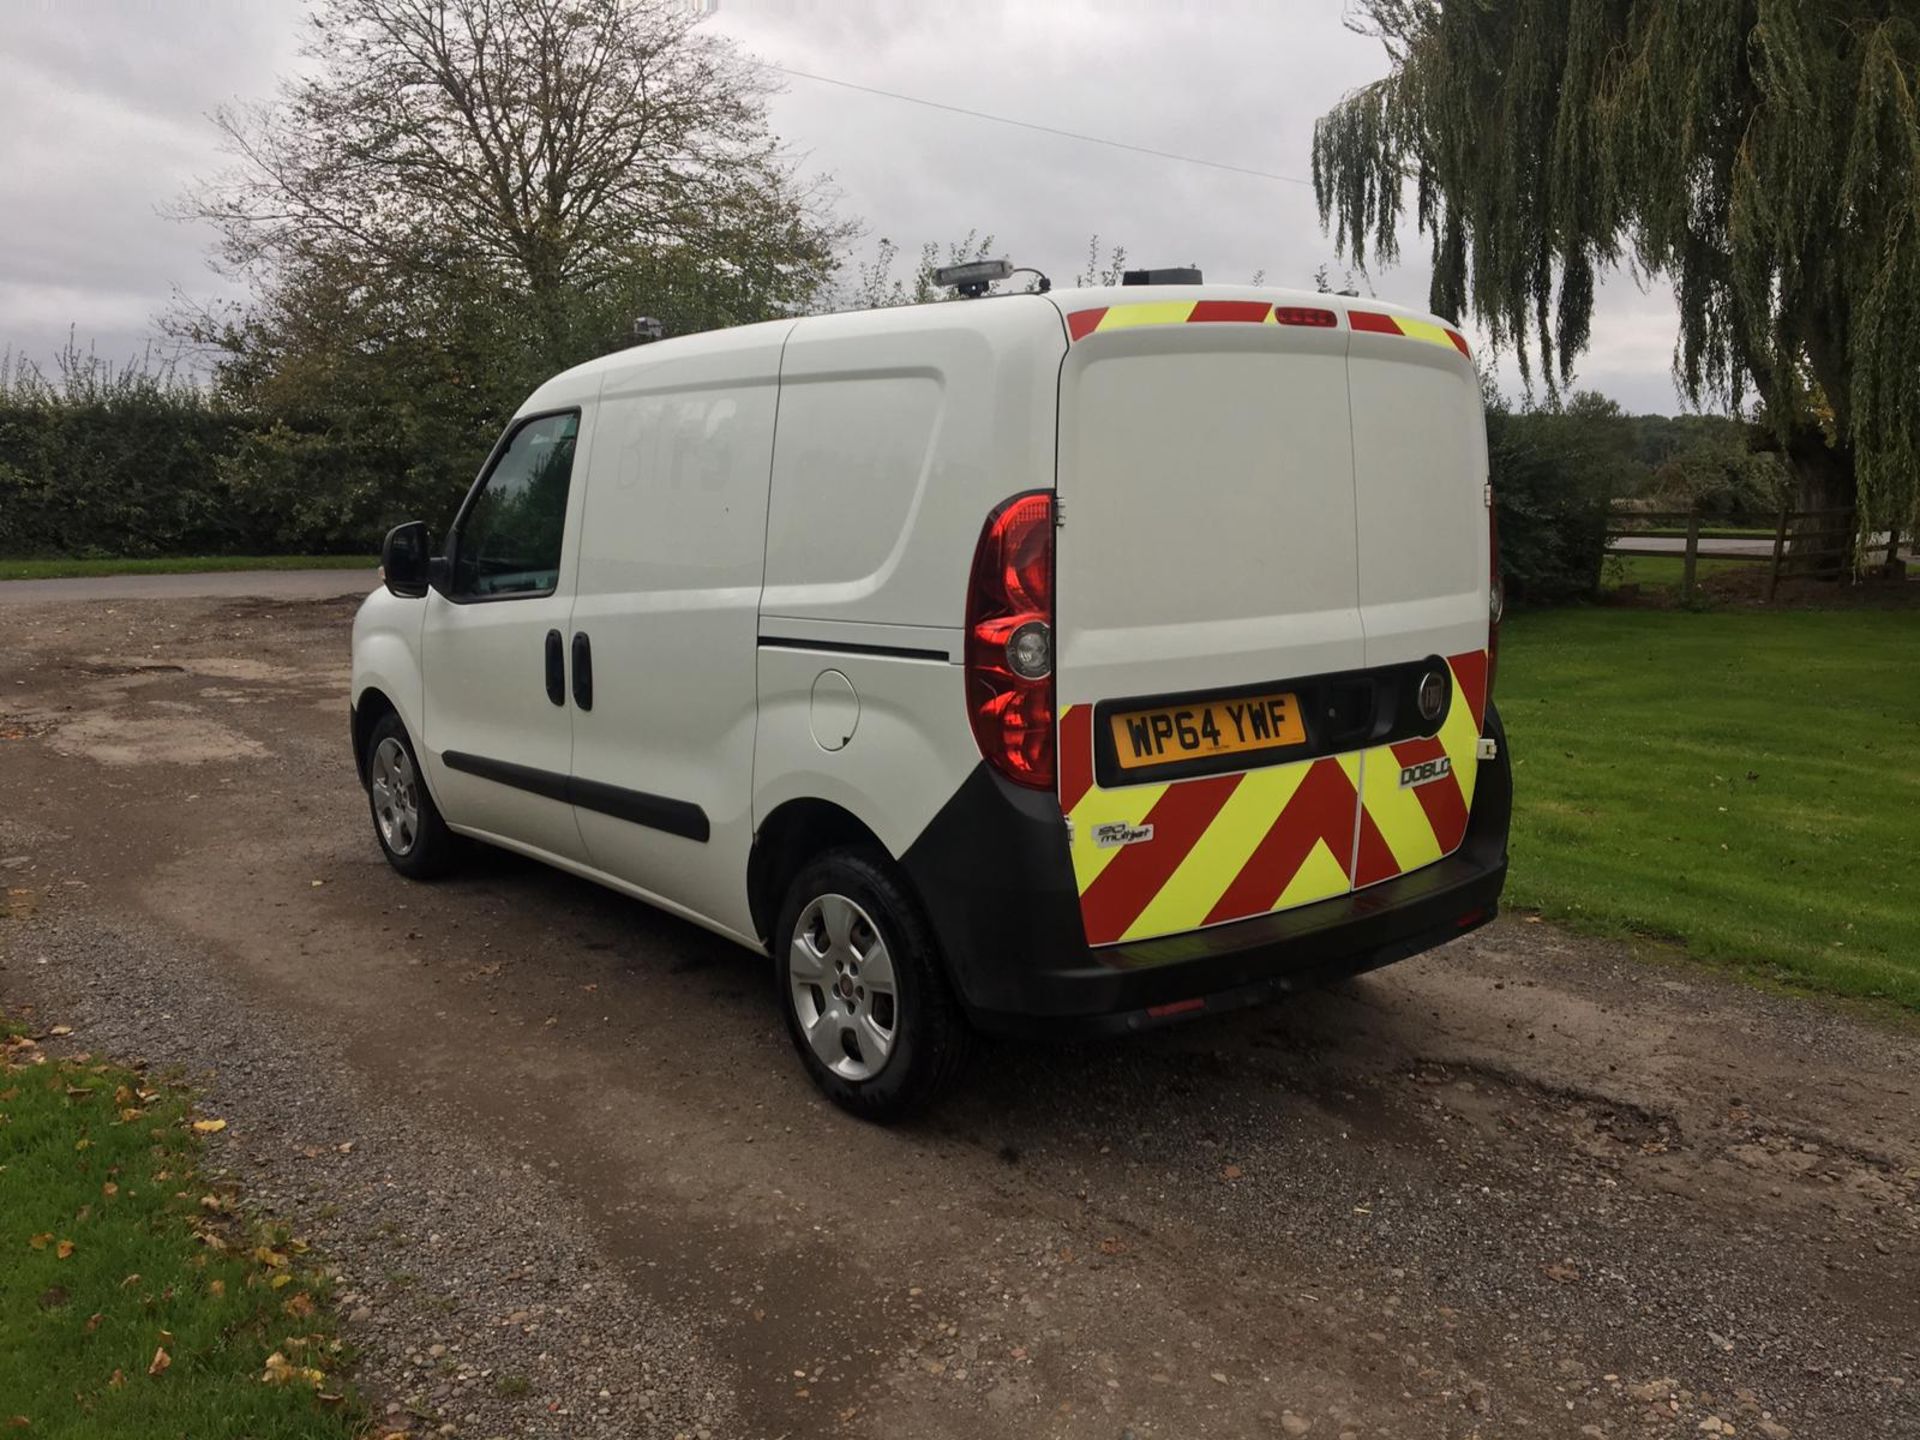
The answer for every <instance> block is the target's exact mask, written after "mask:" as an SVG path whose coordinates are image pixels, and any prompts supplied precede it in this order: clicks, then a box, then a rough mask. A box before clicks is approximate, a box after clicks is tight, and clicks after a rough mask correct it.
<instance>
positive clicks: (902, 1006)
mask: <svg viewBox="0 0 1920 1440" xmlns="http://www.w3.org/2000/svg"><path fill="white" fill-rule="evenodd" d="M773 951H774V974H775V976H776V977H777V979H778V981H779V986H780V1000H781V1004H782V1006H783V1007H784V1009H785V1011H786V1016H787V1030H788V1033H789V1034H791V1035H792V1037H793V1044H794V1048H795V1049H796V1050H798V1051H799V1052H800V1059H801V1061H802V1063H804V1064H805V1065H806V1067H807V1073H808V1074H809V1075H811V1076H812V1077H813V1083H814V1084H816V1085H818V1086H819V1087H820V1089H821V1090H822V1091H824V1092H825V1094H826V1095H827V1097H828V1098H829V1099H831V1100H832V1101H833V1103H834V1104H836V1105H838V1106H840V1107H841V1108H842V1109H843V1110H847V1111H849V1112H851V1113H852V1114H855V1115H858V1116H860V1117H861V1118H862V1119H865V1120H875V1121H881V1122H886V1121H891V1120H899V1119H902V1118H904V1117H906V1116H908V1115H911V1114H913V1113H914V1112H915V1111H918V1110H920V1109H922V1108H924V1107H925V1106H926V1105H928V1104H929V1103H930V1102H932V1101H933V1100H935V1099H936V1098H938V1097H939V1096H940V1095H941V1094H942V1093H943V1092H944V1091H946V1090H947V1089H949V1088H950V1087H951V1086H952V1085H953V1083H954V1080H955V1079H956V1077H957V1076H958V1074H959V1071H960V1068H961V1065H962V1063H963V1062H964V1061H965V1058H966V1052H967V1048H968V1042H969V1040H970V1038H971V1036H970V1032H969V1030H968V1028H967V1021H966V1016H965V1015H964V1014H963V1013H962V1012H961V1010H960V1006H959V1004H958V1002H957V1001H956V1000H955V999H954V996H953V991H952V988H951V987H950V986H949V985H948V983H947V975H946V970H945V968H944V966H943V965H942V964H941V960H940V951H939V947H938V946H937V945H936V944H935V943H934V938H933V932H932V930H931V928H930V927H929V926H928V924H927V921H926V917H925V916H924V915H922V914H921V912H920V906H919V905H918V903H916V901H915V900H914V898H913V896H912V895H911V894H910V893H909V892H908V891H907V889H906V887H905V886H904V885H903V884H902V883H901V881H900V879H899V877H898V875H897V873H896V872H895V870H894V868H893V865H892V862H891V861H889V860H888V859H887V858H886V857H885V856H884V855H882V854H880V853H879V852H878V851H875V850H871V849H847V850H833V851H829V852H828V853H827V854H825V855H822V856H821V857H820V858H818V859H817V860H814V861H813V862H812V863H810V864H809V865H807V867H806V868H805V869H803V870H802V871H801V872H800V874H799V875H798V876H796V877H795V878H794V881H793V884H792V885H791V886H789V887H788V890H787V898H786V903H785V904H783V905H782V906H781V907H780V921H779V924H778V925H777V926H776V927H775V929H774V941H773Z"/></svg>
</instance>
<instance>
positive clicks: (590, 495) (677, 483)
mask: <svg viewBox="0 0 1920 1440" xmlns="http://www.w3.org/2000/svg"><path fill="white" fill-rule="evenodd" d="M791 328H792V327H791V326H790V325H789V326H784V327H783V326H755V327H753V328H751V329H747V330H737V331H718V332H716V333H714V334H711V335H702V336H697V337H691V338H689V339H688V340H687V341H686V342H684V343H682V344H677V345H674V346H672V347H660V348H656V347H652V346H647V347H642V348H640V349H637V350H633V351H629V352H626V353H625V354H623V355H622V356H620V357H617V359H618V362H622V363H615V364H612V365H608V366H606V367H604V368H603V371H602V383H601V391H600V399H599V406H598V414H597V420H596V432H597V435H596V440H595V443H594V448H593V456H592V461H591V464H590V465H589V466H588V467H587V469H586V473H585V475H584V476H583V479H584V481H585V486H584V488H585V491H586V502H585V503H586V510H585V516H584V521H583V524H582V528H581V534H580V542H579V547H578V556H579V558H578V565H577V577H576V585H575V599H574V605H573V612H572V628H571V632H570V633H571V634H583V635H586V636H587V637H589V639H590V640H591V643H592V647H593V648H592V655H593V690H594V694H593V707H592V709H590V710H582V709H579V708H578V707H577V706H576V707H573V709H574V717H573V761H572V763H573V770H572V773H573V776H574V778H575V779H576V781H588V782H593V783H598V784H605V785H613V786H618V787H620V788H621V789H622V790H627V791H636V792H640V793H642V794H645V795H652V796H658V797H663V798H665V799H669V800H671V801H674V802H678V803H680V804H691V805H694V806H697V807H699V810H700V811H701V813H702V814H703V815H704V816H705V818H706V821H707V824H708V825H709V827H710V830H709V833H708V836H707V838H706V839H705V840H700V839H697V838H690V837H689V836H687V835H684V834H676V833H672V832H671V831H669V830H665V829H660V828H656V827H654V826H650V825H646V824H638V823H635V822H634V821H632V820H629V819H624V818H621V817H619V816H616V815H610V814H604V813H600V812H598V811H595V810H593V809H590V808H587V807H586V806H585V805H582V806H580V807H579V809H578V821H579V826H580V831H581V834H582V836H583V837H584V840H585V844H586V855H587V859H588V861H589V862H590V863H591V864H592V865H593V866H594V867H595V868H597V869H599V870H602V871H605V872H607V873H609V874H611V875H614V876H617V877H618V878H620V879H621V880H623V881H625V882H627V883H628V884H630V885H634V886H638V887H640V888H641V889H643V890H645V891H646V892H648V893H650V894H654V895H660V896H666V897H671V898H672V899H674V900H675V901H676V902H677V903H678V904H680V905H682V906H684V907H686V908H687V909H688V910H690V911H691V912H693V913H695V914H698V915H701V916H704V917H706V918H707V919H709V920H710V921H712V922H714V923H715V924H717V925H719V926H722V927H724V928H725V929H727V930H728V931H730V932H732V933H734V934H736V935H739V936H741V937H743V938H744V937H750V936H751V933H752V928H753V925H752V919H751V916H750V915H749V914H748V911H747V903H746V901H747V895H746V887H745V883H744V878H743V877H744V876H745V874H746V866H747V855H748V852H749V851H750V850H751V848H752V843H753V828H754V827H753V814H752V776H753V752H754V726H755V707H756V678H755V649H756V642H757V638H758V625H759V609H760V584H761V574H762V570H763V566H764V557H765V549H766V527H767V475H768V470H769V467H770V465H771V463H772V459H773V434H774V411H775V407H776V404H777V401H778V398H779V379H780V351H781V346H782V345H783V343H784V342H785V340H786V338H787V333H788V332H789V331H790V329H791Z"/></svg>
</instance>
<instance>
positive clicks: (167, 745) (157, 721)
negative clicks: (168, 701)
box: [48, 706, 267, 766]
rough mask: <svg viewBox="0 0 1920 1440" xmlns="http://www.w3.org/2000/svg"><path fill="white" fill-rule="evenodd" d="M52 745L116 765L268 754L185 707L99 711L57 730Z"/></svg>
mask: <svg viewBox="0 0 1920 1440" xmlns="http://www.w3.org/2000/svg"><path fill="white" fill-rule="evenodd" d="M48 743H49V744H50V745H51V746H52V747H53V748H54V749H55V750H57V751H59V752H60V753H61V754H62V755H74V756H79V757H81V758H83V759H87V760H92V761H94V762H95V763H97V764H101V765H112V766H128V765H155V764H159V765H207V764H212V763H215V762H217V761H222V760H259V759H264V758H265V757H266V755H267V748H266V746H264V745H262V744H261V743H260V742H259V741H257V740H254V739H252V738H251V737H249V736H246V735H242V734H241V733H240V732H239V731H237V730H231V729H229V728H227V727H226V726H225V725H222V724H220V723H219V722H217V721H215V720H211V719H209V718H207V717H206V716H205V715H202V714H200V713H199V712H198V711H196V710H193V709H191V707H187V706H181V707H178V708H174V707H168V709H166V710H165V711H162V712H161V713H159V714H156V715H137V716H136V715H125V714H110V713H105V712H100V711H95V712H94V713H92V714H87V715H81V716H79V717H77V718H75V719H73V720H70V721H68V722H66V723H65V724H63V725H61V726H59V727H58V728H57V729H54V730H53V731H52V735H51V738H50V739H49V741H48Z"/></svg>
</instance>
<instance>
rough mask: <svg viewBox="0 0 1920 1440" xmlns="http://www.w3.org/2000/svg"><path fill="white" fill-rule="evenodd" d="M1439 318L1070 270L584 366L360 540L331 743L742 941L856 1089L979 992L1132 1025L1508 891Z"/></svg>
mask: <svg viewBox="0 0 1920 1440" xmlns="http://www.w3.org/2000/svg"><path fill="white" fill-rule="evenodd" d="M1493 531H1494V526H1493V509H1492V495H1491V491H1490V489H1489V486H1488V478H1487V449H1486V432H1485V426H1484V421H1483V416H1482V412H1481V402H1480V387H1479V383H1478V380H1477V377H1476V375H1475V370H1474V366H1473V362H1472V360H1471V359H1470V357H1469V355H1468V353H1467V343H1466V341H1465V340H1464V339H1462V337H1461V336H1460V334H1459V333H1458V332H1457V331H1456V330H1453V329H1451V328H1449V327H1448V326H1447V325H1446V324H1444V323H1443V322H1441V321H1439V320H1435V319H1433V318H1431V317H1427V316H1422V315H1416V314H1412V313H1409V312H1406V311H1403V310H1399V309H1395V308H1393V307H1391V306H1387V305H1383V304H1380V303H1378V302H1375V301H1371V300H1367V301H1361V300H1355V299H1348V298H1343V297H1336V296H1327V295H1315V294H1305V293H1290V292H1284V291H1277V290H1269V289H1252V288H1235V287H1220V286H1146V287H1139V286H1133V287H1113V288H1105V289H1081V290H1055V291H1052V292H1051V293H1046V294H1021V295H1007V296H996V297H991V298H986V299H976V300H966V301H951V302H945V303H939V304H932V305H921V306H913V307H906V308H898V309H887V310H878V311H869V312H862V313H854V314H839V315H821V316H814V317H808V318H804V319H797V320H781V321H775V322H771V323H768V324H761V325H751V326H746V327H743V328H740V329H734V330H724V331H716V332H713V333H709V334H701V335H690V336H687V337H685V338H679V339H671V340H666V341H662V342H659V343H655V344H651V345H646V346H643V347H639V348H636V349H633V350H629V351H625V352H623V353H619V354H615V355H609V356H606V357H604V358H602V359H598V360H595V361H592V362H590V363H588V364H585V365H582V366H579V367H577V368H576V369H573V370H569V371H567V372H566V373H565V374H562V375H559V376H556V377H555V378H554V379H552V380H550V381H548V382H547V383H546V384H545V385H543V386H541V387H540V389H539V390H537V391H536V392H535V393H534V394H533V395H532V397H531V398H529V399H528V400H527V402H526V404H525V405H524V406H523V407H522V409H521V411H520V413H519V414H518V415H517V416H516V417H515V419H514V421H513V423H512V424H511V425H510V426H509V427H508V428H507V431H506V433H505V434H504V435H503V436H502V437H501V439H500V441H499V444H498V445H497V446H496V447H495V449H494V452H493V454H492V456H491V457H490V458H489V459H488V461H487V463H486V466H485V468H484V469H483V470H482V471H481V473H480V476H479V479H478V480H477V481H476V482H475V484H474V486H473V489H472V492H471V493H470V494H469V495H468V496H467V498H466V501H465V503H464V504H463V505H462V507H461V509H460V511H459V514H458V516H457V518H456V519H455V520H454V522H453V525H452V528H451V530H450V531H449V532H448V534H447V536H446V539H445V542H444V544H443V545H434V544H433V543H431V542H430V540H429V538H428V536H427V532H426V530H425V527H424V526H423V525H421V524H419V523H417V522H416V523H414V524H411V525H405V526H401V527H399V528H398V529H396V530H395V531H394V533H393V534H392V535H391V536H390V537H389V539H388V543H387V547H386V553H385V556H384V566H385V587H384V589H382V590H379V591H376V592H375V593H374V594H373V595H372V596H370V597H369V598H368V600H367V601H366V603H365V605H364V606H363V607H362V608H361V610H360V613H359V616H358V618H357V620H356V621H355V624H354V634H353V684H352V706H353V712H352V730H353V748H354V754H355V757H356V760H357V762H358V765H359V771H360V776H361V779H362V781H363V783H364V784H365V786H366V789H367V793H368V796H369V801H370V805H371V809H372V815H373V822H374V829H375V833H376V835H377V836H378V838H379V842H380V845H381V846H382V848H383V849H384V850H385V852H386V855H387V858H388V859H389V860H390V861H391V862H392V864H393V866H394V867H395V868H396V869H397V870H399V871H400V872H401V873H402V874H405V875H408V876H414V877H421V878H424V877H427V876H430V875H433V874H437V873H439V872H442V871H443V870H445V869H446V868H447V867H448V865H449V864H450V863H451V862H452V861H453V860H454V859H455V857H456V854H457V850H456V846H457V843H458V842H457V839H456V837H462V836H465V837H473V838H476V839H479V840H483V841H486V842H489V843H491V844H494V845H500V846H505V847H506V848H508V849H511V850H515V851H519V852H521V853H523V854H526V855H530V856H533V857H536V858H538V859H540V860H543V861H546V862H548V863H550V864H553V865H556V866H559V867H561V868H562V869H565V870H569V871H572V872H573V873H575V874H578V875H582V876H585V877H587V878H589V879H592V880H595V881H598V882H601V883H603V884H605V885H608V886H611V887H613V888H614V889H616V890H619V891H622V892H624V893H625V894H627V895H630V896H633V897H635V898H637V899H639V900H643V901H645V902H647V903H648V904H651V905H655V906H658V907H660V908H661V909H663V910H667V911H671V912H672V913H673V914H676V915H680V916H683V917H685V918H686V919H688V920H690V921H692V922H693V923H695V924H697V925H701V926H705V927H706V928H708V929H710V930H713V931H716V932H718V933H719V934H722V935H725V936H727V937H729V938H730V939H733V940H735V941H738V942H739V943H740V944H742V945H744V946H747V947H750V948H751V949H753V950H756V951H760V952H763V953H764V954H767V955H769V956H770V957H771V959H772V969H773V972H774V976H775V980H776V988H777V992H778V995H779V1002H780V1004H781V1005H782V1006H783V1007H784V1010H785V1016H786V1023H787V1026H788V1028H789V1029H790V1031H791V1032H792V1037H793V1040H794V1043H795V1046H796V1048H797V1050H798V1052H799V1055H800V1058H801V1060H802V1061H803V1062H804V1063H805V1065H806V1067H807V1069H808V1071H809V1072H810V1073H811V1075H812V1077H813V1079H814V1081H815V1082H816V1083H817V1084H818V1085H819V1086H820V1087H821V1088H822V1089H823V1090H824V1091H825V1092H826V1093H827V1094H828V1095H830V1096H831V1097H832V1098H833V1099H834V1100H835V1101H836V1102H837V1103H839V1104H841V1105H843V1106H845V1107H846V1108H848V1109H850V1110H852V1111H854V1112H856V1113H859V1114H863V1115H866V1116H869V1117H872V1118H876V1119H883V1118H888V1117H891V1116H896V1115H900V1114H903V1113H906V1112H907V1111H909V1110H911V1109H913V1108H914V1107H916V1106H918V1105H920V1104H922V1103H924V1102H925V1101H927V1100H928V1099H929V1098H931V1097H932V1096H933V1095H935V1094H936V1093H938V1092H939V1091H940V1090H941V1089H942V1088H943V1087H944V1086H946V1085H948V1084H949V1083H950V1081H951V1079H952V1077H953V1076H954V1074H955V1072H956V1068H957V1066H958V1065H959V1062H960V1060H961V1058H962V1055H963V1052H964V1050H965V1048H966V1043H967V1040H968V1036H969V1033H970V1032H971V1031H972V1030H974V1029H982V1030H988V1031H1001V1032H1008V1031H1012V1032H1019V1033H1024V1034H1031V1035H1041V1036H1046V1035H1055V1034H1062V1033H1066V1032H1069V1031H1078V1032H1086V1031H1089V1030H1091V1031H1110V1032H1127V1031H1134V1030H1140V1029H1144V1028H1146V1027H1149V1026H1154V1025H1159V1024H1162V1023H1165V1022H1168V1021H1171V1020H1174V1019H1176V1018H1183V1017H1189V1016H1195V1015H1201V1014H1208V1013H1212V1012H1215V1011H1218V1010H1222V1009H1226V1008H1229V1007H1233V1006H1237V1005H1242V1004H1247V1003H1251V1002H1254V1001H1258V1000H1262V999H1266V998H1269V997H1273V996H1276V995H1280V994H1284V993H1286V992H1289V991H1292V990H1295V989H1297V988H1299V987H1302V986H1306V985H1311V984H1314V983H1318V982H1323V981H1327V980H1330V979H1334V978H1338V977H1342V976H1347V975H1352V974H1355V973H1357V972H1360V971H1363V970H1367V969H1370V968H1373V967H1376V966H1380V965H1384V964H1387V963H1389V962H1391V961H1394V960H1397V959H1400V958H1402V957H1405V956H1409V955H1413V954H1416V953H1418V952H1420V951H1423V950H1427V949H1429V948H1431V947H1433V946H1436V945H1439V944H1441V943H1443V942H1445V941H1447V940H1449V939H1452V938H1453V937H1455V936H1458V935H1460V934H1462V933H1464V932H1466V931H1469V930H1472V929H1474V928H1475V927H1477V926H1480V925H1483V924H1485V923H1486V922H1487V921H1488V920H1489V919H1491V918H1492V916H1493V914H1494V911H1495V906H1496V903H1497V901H1498V899H1499V895H1500V890H1501V886H1502V883H1503V881H1504V879H1505V875H1506V836H1507V820H1508V810H1509V800H1510V771H1509V764H1508V757H1507V753H1506V745H1505V739H1504V735H1503V733H1502V731H1501V727H1500V720H1499V717H1498V715H1497V713H1496V712H1495V710H1494V708H1493V704H1492V698H1491V697H1492V690H1493V679H1494V658H1495V648H1496V642H1497V637H1498V631H1499V618H1500V587H1499V569H1498V559H1497V556H1496V553H1495V540H1494V533H1493Z"/></svg>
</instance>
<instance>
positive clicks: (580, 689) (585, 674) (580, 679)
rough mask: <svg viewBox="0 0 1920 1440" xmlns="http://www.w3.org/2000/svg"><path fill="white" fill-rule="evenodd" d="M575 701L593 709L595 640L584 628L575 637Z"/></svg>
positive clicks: (583, 708)
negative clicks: (590, 638) (592, 639)
mask: <svg viewBox="0 0 1920 1440" xmlns="http://www.w3.org/2000/svg"><path fill="white" fill-rule="evenodd" d="M573 703H574V704H576V705H578V706H579V707H580V708H581V709H582V710H591V709H593V642H592V641H590V640H588V639H587V632H586V631H584V630H579V631H576V632H574V637H573Z"/></svg>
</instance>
